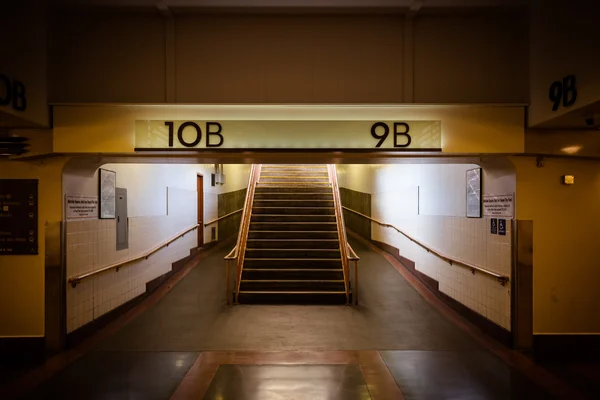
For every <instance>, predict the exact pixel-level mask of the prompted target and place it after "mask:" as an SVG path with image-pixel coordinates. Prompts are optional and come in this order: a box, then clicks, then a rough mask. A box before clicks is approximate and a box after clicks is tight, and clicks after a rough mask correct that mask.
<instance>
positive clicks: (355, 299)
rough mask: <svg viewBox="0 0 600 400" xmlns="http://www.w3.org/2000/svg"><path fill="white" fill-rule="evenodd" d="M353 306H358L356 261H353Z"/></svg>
mask: <svg viewBox="0 0 600 400" xmlns="http://www.w3.org/2000/svg"><path fill="white" fill-rule="evenodd" d="M354 305H356V306H357V305H358V261H357V260H354Z"/></svg>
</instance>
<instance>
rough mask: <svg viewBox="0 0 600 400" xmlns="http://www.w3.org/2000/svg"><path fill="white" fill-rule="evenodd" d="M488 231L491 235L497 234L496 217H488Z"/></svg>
mask: <svg viewBox="0 0 600 400" xmlns="http://www.w3.org/2000/svg"><path fill="white" fill-rule="evenodd" d="M490 221H491V222H490V233H491V234H492V235H497V234H498V219H497V218H492V219H490Z"/></svg>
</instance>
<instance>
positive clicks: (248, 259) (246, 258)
mask: <svg viewBox="0 0 600 400" xmlns="http://www.w3.org/2000/svg"><path fill="white" fill-rule="evenodd" d="M275 250H279V249H275ZM244 260H246V261H276V260H286V261H331V260H337V258H281V257H275V258H252V257H244Z"/></svg>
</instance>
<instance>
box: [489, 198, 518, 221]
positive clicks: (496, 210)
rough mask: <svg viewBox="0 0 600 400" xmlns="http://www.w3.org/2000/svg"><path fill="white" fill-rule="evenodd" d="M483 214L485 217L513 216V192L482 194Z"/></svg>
mask: <svg viewBox="0 0 600 400" xmlns="http://www.w3.org/2000/svg"><path fill="white" fill-rule="evenodd" d="M483 215H484V216H486V217H503V218H508V219H512V218H514V215H515V195H514V193H507V194H486V195H483Z"/></svg>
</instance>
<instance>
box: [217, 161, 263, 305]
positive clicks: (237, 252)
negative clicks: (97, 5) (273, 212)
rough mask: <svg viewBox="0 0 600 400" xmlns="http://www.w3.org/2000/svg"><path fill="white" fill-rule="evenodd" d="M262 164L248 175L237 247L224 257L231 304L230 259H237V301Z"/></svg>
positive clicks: (226, 289)
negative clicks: (255, 192)
mask: <svg viewBox="0 0 600 400" xmlns="http://www.w3.org/2000/svg"><path fill="white" fill-rule="evenodd" d="M260 169H261V164H252V168H251V170H250V176H249V177H248V189H247V190H246V198H245V199H244V208H243V209H242V219H241V221H240V228H239V230H238V237H237V241H236V244H235V247H234V248H233V249H231V251H230V252H229V254H227V255H226V256H225V257H224V260H225V274H226V280H225V299H226V301H227V304H229V261H230V260H237V261H236V282H235V302H236V303H237V301H238V296H239V292H240V283H241V280H242V268H243V264H244V253H245V251H246V241H247V239H248V229H249V227H250V217H251V216H252V204H253V202H254V191H255V189H256V183H257V182H258V177H259V176H260Z"/></svg>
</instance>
